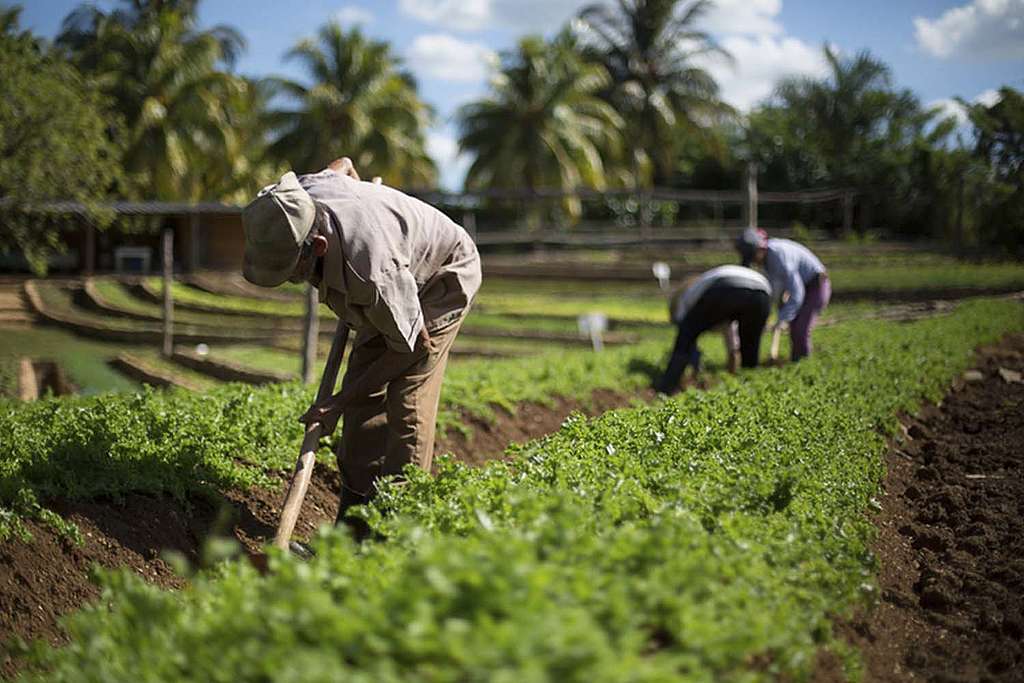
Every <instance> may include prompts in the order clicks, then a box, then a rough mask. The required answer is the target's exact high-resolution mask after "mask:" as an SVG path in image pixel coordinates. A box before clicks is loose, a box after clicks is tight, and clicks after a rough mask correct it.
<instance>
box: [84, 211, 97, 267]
mask: <svg viewBox="0 0 1024 683" xmlns="http://www.w3.org/2000/svg"><path fill="white" fill-rule="evenodd" d="M84 256H85V263H84V264H82V265H83V266H85V268H84V270H85V274H86V275H92V274H93V273H95V272H96V226H95V225H93V223H92V221H89V222H87V223H86V225H85V254H84Z"/></svg>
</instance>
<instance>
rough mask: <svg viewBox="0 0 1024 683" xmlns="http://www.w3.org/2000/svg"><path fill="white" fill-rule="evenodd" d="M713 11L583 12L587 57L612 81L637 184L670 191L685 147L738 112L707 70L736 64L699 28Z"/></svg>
mask: <svg viewBox="0 0 1024 683" xmlns="http://www.w3.org/2000/svg"><path fill="white" fill-rule="evenodd" d="M711 6H712V3H711V2H710V1H709V0H693V1H690V0H628V1H622V2H614V3H595V4H593V5H589V6H587V7H585V8H583V10H582V11H581V12H580V16H579V20H580V23H581V33H582V35H583V37H584V40H585V41H586V43H587V44H588V53H589V54H590V55H591V56H593V57H594V58H595V59H596V60H598V61H599V62H600V63H602V64H603V65H604V66H605V67H606V68H607V69H608V72H609V73H610V74H611V78H612V86H611V87H610V88H609V89H608V90H607V92H606V96H607V99H608V101H609V102H610V103H611V104H612V106H613V107H615V110H616V111H617V112H619V113H620V115H621V116H622V117H623V118H624V119H625V129H624V138H625V139H626V140H628V141H629V143H630V144H631V145H632V146H633V149H632V150H631V152H632V154H631V155H628V156H627V157H626V158H625V159H624V162H625V163H626V164H627V165H628V166H629V168H628V173H629V174H630V176H631V177H632V179H633V180H634V182H636V183H637V184H642V183H644V184H647V183H650V184H653V185H655V186H664V185H666V184H667V183H668V182H669V181H670V180H671V179H672V174H673V170H674V168H673V167H674V166H675V162H676V154H677V152H678V151H679V149H680V146H681V144H682V143H681V141H686V142H690V141H692V140H693V139H694V138H699V137H701V136H702V135H703V131H704V129H705V128H707V127H708V122H709V121H718V120H721V119H722V118H723V117H724V116H728V115H729V114H730V113H731V112H732V110H731V108H730V107H729V106H728V105H726V104H724V103H723V102H722V101H721V99H720V98H719V92H718V83H717V82H715V79H714V78H713V77H712V76H711V74H710V73H709V72H708V71H707V70H706V68H705V67H704V66H702V65H701V62H703V64H704V65H706V64H707V60H708V57H718V58H722V59H728V58H729V54H728V53H727V52H726V51H725V50H723V49H722V48H721V47H720V46H719V45H718V44H717V43H716V42H715V41H714V39H713V38H712V37H711V35H710V34H709V33H707V32H706V31H703V30H701V28H700V22H701V20H702V19H703V17H704V15H705V13H706V12H707V11H708V10H709V9H710V7H711ZM630 157H631V158H630Z"/></svg>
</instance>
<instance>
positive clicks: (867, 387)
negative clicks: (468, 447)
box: [30, 302, 1024, 681]
mask: <svg viewBox="0 0 1024 683" xmlns="http://www.w3.org/2000/svg"><path fill="white" fill-rule="evenodd" d="M1022 327H1024V312H1022V308H1021V306H1020V304H1019V303H1016V302H979V303H973V304H970V305H967V306H964V307H963V308H962V309H961V310H960V311H958V312H957V313H956V314H955V315H953V316H951V317H949V318H937V319H932V320H927V321H923V322H919V323H915V324H911V325H898V324H880V323H877V322H855V323H848V324H846V325H841V326H837V327H836V328H833V329H830V330H825V331H823V334H822V340H821V344H820V352H819V353H818V354H817V355H816V356H815V357H814V358H812V359H811V360H809V361H806V362H804V363H801V364H799V365H796V366H790V367H788V368H786V369H784V370H782V371H758V372H754V373H746V374H744V375H742V376H741V377H739V378H736V379H728V380H726V381H725V382H723V383H722V384H721V385H720V387H719V388H718V389H717V390H715V391H712V392H708V393H697V392H688V393H686V394H684V395H683V396H681V397H680V398H677V399H675V400H672V401H667V402H665V403H663V404H660V405H654V406H650V407H645V408H640V409H633V410H622V411H614V412H612V413H609V414H607V415H605V416H603V417H601V418H599V419H596V420H585V419H582V418H572V419H570V420H569V421H568V422H567V423H566V424H565V425H564V427H563V429H562V430H561V431H560V432H559V433H557V434H555V435H553V436H551V437H549V438H547V439H544V440H541V441H539V442H535V443H533V444H530V445H527V446H525V447H523V448H521V449H519V450H518V451H517V452H516V453H515V455H516V457H515V459H514V460H513V461H512V462H507V463H506V462H500V463H492V464H491V465H489V466H487V467H485V468H482V469H475V470H474V469H469V468H466V467H463V466H460V465H457V464H453V463H451V462H448V463H445V465H444V467H443V469H442V472H441V473H440V475H439V476H438V477H437V478H435V479H432V478H430V477H428V476H426V475H420V474H418V473H416V472H412V471H411V472H410V482H409V483H408V484H407V485H405V486H403V487H396V488H394V489H389V490H388V491H387V492H386V493H385V495H384V496H383V497H382V498H381V499H380V502H379V504H378V507H377V508H375V509H373V510H371V511H370V512H369V515H368V517H369V519H370V521H371V522H372V523H373V524H374V525H375V526H376V527H377V528H378V529H379V530H380V531H381V532H382V533H383V534H385V535H386V537H387V539H388V540H387V542H382V543H371V544H368V545H365V546H363V547H360V548H356V547H355V546H354V545H353V544H352V542H351V541H350V540H349V539H348V537H347V536H345V535H343V534H340V533H333V532H330V533H326V534H325V535H324V536H323V537H322V538H321V540H320V541H319V542H318V555H317V557H316V558H315V559H314V560H313V561H312V562H310V563H304V562H300V561H295V560H292V559H291V558H288V557H285V556H277V557H276V558H275V562H274V563H273V566H272V570H273V571H272V572H271V573H270V575H269V576H268V577H266V578H262V577H259V576H258V575H256V573H255V572H254V570H252V569H251V568H250V567H248V566H247V565H245V564H243V563H233V564H227V565H222V566H220V567H219V568H218V569H217V571H215V572H212V573H209V574H206V575H202V576H200V577H198V578H197V579H196V580H195V582H194V583H193V586H192V588H191V589H190V590H188V591H186V592H185V593H183V594H181V595H173V594H168V593H163V592H161V591H160V590H159V589H156V588H154V587H151V586H148V585H146V584H145V583H144V582H142V581H141V580H139V579H137V578H135V577H134V576H131V575H130V574H129V573H122V574H112V575H107V576H106V578H105V582H106V587H107V589H106V592H105V594H104V595H105V599H104V601H103V604H101V605H98V606H96V607H93V608H89V609H87V610H85V611H84V612H82V613H80V614H79V615H77V616H75V617H74V618H73V619H72V620H70V622H69V628H70V633H71V636H72V641H71V644H70V645H69V646H67V647H65V648H62V649H48V648H40V649H39V650H38V651H37V653H36V661H37V663H39V664H40V665H42V666H43V667H45V668H46V671H45V674H40V676H39V677H37V678H30V680H40V681H41V680H48V681H63V680H67V681H71V680H150V681H160V680H167V681H170V680H244V681H256V680H341V679H344V680H367V681H370V680H372V681H404V680H437V681H459V680H500V681H506V680H507V681H520V680H536V681H542V680H565V681H626V680H628V681H676V680H678V681H683V680H685V681H752V680H779V678H784V679H789V678H803V677H805V676H806V675H807V674H808V673H809V671H810V669H811V667H812V665H813V661H814V656H815V653H816V652H817V651H818V649H819V648H820V647H822V646H827V645H829V644H834V642H833V641H832V639H831V636H830V629H831V627H830V617H831V616H832V615H834V614H837V613H838V614H842V613H844V612H845V611H846V610H847V609H849V608H850V607H851V606H852V605H854V604H857V603H860V602H862V601H863V600H866V599H869V598H870V596H871V595H872V594H873V593H874V591H875V588H874V582H873V580H872V574H873V570H874V561H873V558H872V557H871V555H870V553H869V551H868V542H869V540H870V538H871V535H872V526H871V524H870V523H869V521H868V520H867V519H866V518H865V516H864V514H863V513H864V511H865V510H866V509H868V508H869V507H870V506H871V505H872V504H873V501H874V499H873V496H875V495H876V492H877V488H878V483H879V480H880V477H881V475H882V464H881V458H880V457H879V456H880V454H881V452H882V451H883V449H884V437H883V433H885V432H890V431H892V430H893V429H894V427H895V425H896V414H897V413H898V411H901V410H911V409H913V408H914V406H915V405H916V404H917V402H918V401H920V400H921V399H923V398H925V397H932V398H935V397H938V396H939V395H940V394H941V392H942V390H943V387H945V386H947V383H948V381H949V379H950V378H951V377H952V376H953V375H954V373H956V372H958V371H960V370H962V369H963V368H964V367H965V366H966V364H967V363H968V362H969V358H970V354H971V350H972V348H973V346H974V345H975V344H977V343H979V342H984V341H988V340H992V339H994V338H996V337H997V336H998V335H999V334H1001V333H1002V332H1004V331H1006V330H1009V329H1021V328H1022ZM382 511H386V512H388V514H387V515H386V516H383V517H382V516H381V512H382ZM139 652H146V653H147V656H146V657H139V656H138V653H139ZM850 661H851V664H852V663H853V662H852V660H850Z"/></svg>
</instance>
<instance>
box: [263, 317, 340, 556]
mask: <svg viewBox="0 0 1024 683" xmlns="http://www.w3.org/2000/svg"><path fill="white" fill-rule="evenodd" d="M347 343H348V327H346V326H345V323H344V322H342V321H340V320H339V321H338V328H337V330H336V331H335V333H334V341H333V342H331V352H330V353H329V354H328V355H327V364H326V365H325V366H324V375H323V377H322V378H321V379H320V388H319V390H318V391H317V392H316V403H320V402H322V401H325V400H326V399H327V398H329V397H330V396H331V395H332V394H333V393H334V385H335V384H337V381H338V370H339V369H340V368H341V359H342V357H343V356H344V354H345V345H346V344H347ZM322 432H323V427H322V426H321V425H320V423H319V422H313V423H310V424H309V425H308V426H307V427H306V436H305V438H303V439H302V449H301V450H300V451H299V459H298V461H297V462H296V463H295V470H294V471H293V472H292V479H291V482H290V483H289V484H288V492H287V493H286V494H285V499H284V506H283V507H282V508H281V521H280V523H279V524H278V525H277V533H276V534H275V535H274V545H276V546H277V547H278V548H281V549H282V550H287V549H288V543H289V541H291V538H292V531H294V530H295V523H296V522H297V521H298V519H299V512H300V511H301V510H302V501H303V500H305V498H306V491H307V490H308V489H309V480H310V478H311V477H312V476H313V465H314V463H315V462H316V451H317V447H318V446H319V445H320V434H321V433H322Z"/></svg>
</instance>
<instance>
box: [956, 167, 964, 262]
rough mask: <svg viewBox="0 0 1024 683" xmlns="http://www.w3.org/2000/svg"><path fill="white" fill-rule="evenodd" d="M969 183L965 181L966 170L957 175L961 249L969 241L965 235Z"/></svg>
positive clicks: (958, 223)
mask: <svg viewBox="0 0 1024 683" xmlns="http://www.w3.org/2000/svg"><path fill="white" fill-rule="evenodd" d="M966 190H967V183H966V182H964V172H963V171H961V172H960V174H959V176H958V177H957V188H956V227H955V229H956V246H957V249H958V250H959V249H961V248H963V246H964V243H965V242H966V241H967V239H966V236H965V235H964V203H965V201H966V199H967V192H966Z"/></svg>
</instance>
